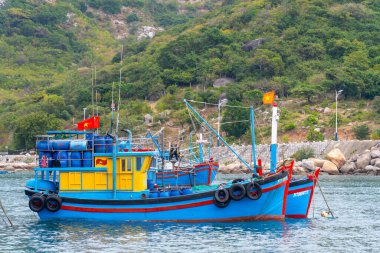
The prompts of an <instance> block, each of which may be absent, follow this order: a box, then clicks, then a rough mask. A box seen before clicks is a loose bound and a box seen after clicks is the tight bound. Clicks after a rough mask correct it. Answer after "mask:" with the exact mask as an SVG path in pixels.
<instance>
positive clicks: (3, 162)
mask: <svg viewBox="0 0 380 253" xmlns="http://www.w3.org/2000/svg"><path fill="white" fill-rule="evenodd" d="M36 161H37V160H36V157H35V156H34V155H29V154H26V155H4V156H0V172H1V171H7V172H19V171H30V170H33V168H35V167H36V166H37V162H36ZM281 162H282V161H280V163H281ZM263 167H264V173H265V172H267V171H268V168H269V164H264V166H263ZM317 168H321V173H322V174H326V175H380V143H379V144H377V145H375V146H373V147H371V148H370V149H366V150H364V152H362V153H361V154H354V155H352V156H351V157H350V158H348V159H347V158H346V157H345V155H344V154H343V152H342V151H341V150H340V149H339V148H334V149H332V150H331V151H330V152H328V153H327V154H326V155H325V157H324V159H318V158H308V159H304V160H302V161H296V162H295V164H294V168H293V174H294V175H306V174H308V173H310V172H313V171H314V170H316V169H317ZM219 173H221V174H242V173H246V174H247V173H251V171H250V170H249V169H247V168H246V167H245V166H244V165H243V163H241V162H233V163H229V164H221V165H220V168H219Z"/></svg>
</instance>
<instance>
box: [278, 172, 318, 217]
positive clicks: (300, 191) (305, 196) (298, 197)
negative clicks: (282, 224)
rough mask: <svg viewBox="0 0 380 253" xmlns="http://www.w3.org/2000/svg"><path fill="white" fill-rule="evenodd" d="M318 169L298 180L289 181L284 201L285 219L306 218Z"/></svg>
mask: <svg viewBox="0 0 380 253" xmlns="http://www.w3.org/2000/svg"><path fill="white" fill-rule="evenodd" d="M319 172H320V168H318V169H316V170H315V171H314V172H313V173H311V174H309V175H307V176H306V177H304V178H300V179H291V181H290V183H289V190H288V196H287V200H286V211H285V215H286V218H307V217H308V213H309V209H310V205H311V202H312V200H313V195H314V188H315V186H316V184H317V181H318V176H319Z"/></svg>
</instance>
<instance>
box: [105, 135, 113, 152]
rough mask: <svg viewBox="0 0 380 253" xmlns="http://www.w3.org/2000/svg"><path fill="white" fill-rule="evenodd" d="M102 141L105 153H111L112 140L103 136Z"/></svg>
mask: <svg viewBox="0 0 380 253" xmlns="http://www.w3.org/2000/svg"><path fill="white" fill-rule="evenodd" d="M104 139H105V144H106V153H112V138H111V137H109V136H105V137H104Z"/></svg>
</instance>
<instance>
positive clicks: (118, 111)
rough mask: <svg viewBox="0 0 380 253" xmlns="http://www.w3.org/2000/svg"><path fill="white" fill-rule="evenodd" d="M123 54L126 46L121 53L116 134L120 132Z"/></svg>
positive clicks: (122, 47)
mask: <svg viewBox="0 0 380 253" xmlns="http://www.w3.org/2000/svg"><path fill="white" fill-rule="evenodd" d="M123 52H124V45H121V53H120V70H119V99H118V102H117V118H116V133H117V132H118V131H119V119H120V90H121V88H120V87H121V68H122V66H123Z"/></svg>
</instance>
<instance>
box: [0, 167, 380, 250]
mask: <svg viewBox="0 0 380 253" xmlns="http://www.w3.org/2000/svg"><path fill="white" fill-rule="evenodd" d="M31 177H32V174H31V173H19V174H6V175H0V200H1V201H2V203H3V205H4V207H5V208H6V210H7V211H8V214H9V216H10V218H11V219H12V221H13V223H14V224H15V227H8V226H6V225H5V222H4V221H3V220H2V219H1V218H3V217H4V216H3V215H2V213H0V252H237V251H244V252H290V251H292V252H321V253H322V252H379V248H380V218H379V217H380V201H379V200H380V177H358V176H355V177H351V176H336V177H334V176H329V177H322V178H321V185H322V187H323V191H324V193H325V196H326V198H327V200H328V202H329V204H330V207H331V208H332V210H333V212H334V214H335V216H337V218H336V219H329V218H322V217H321V216H320V212H321V211H323V210H326V207H325V205H324V202H323V199H322V197H321V194H320V192H319V190H317V192H316V196H315V197H316V198H315V202H314V207H315V208H314V210H315V212H314V213H315V217H314V218H313V215H312V213H313V205H312V207H311V208H312V209H311V214H310V217H311V218H310V219H307V220H286V221H285V222H244V223H243V222H242V223H200V224H176V223H158V224H151V223H120V222H117V223H116V222H115V223H104V222H92V221H91V222H90V221H81V220H70V221H39V220H38V218H37V216H36V215H35V214H34V213H32V212H31V211H30V210H29V208H28V203H27V197H25V196H24V192H23V189H24V188H23V185H24V183H25V180H26V179H28V178H31ZM223 179H227V177H226V176H225V177H224V178H221V180H223Z"/></svg>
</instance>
